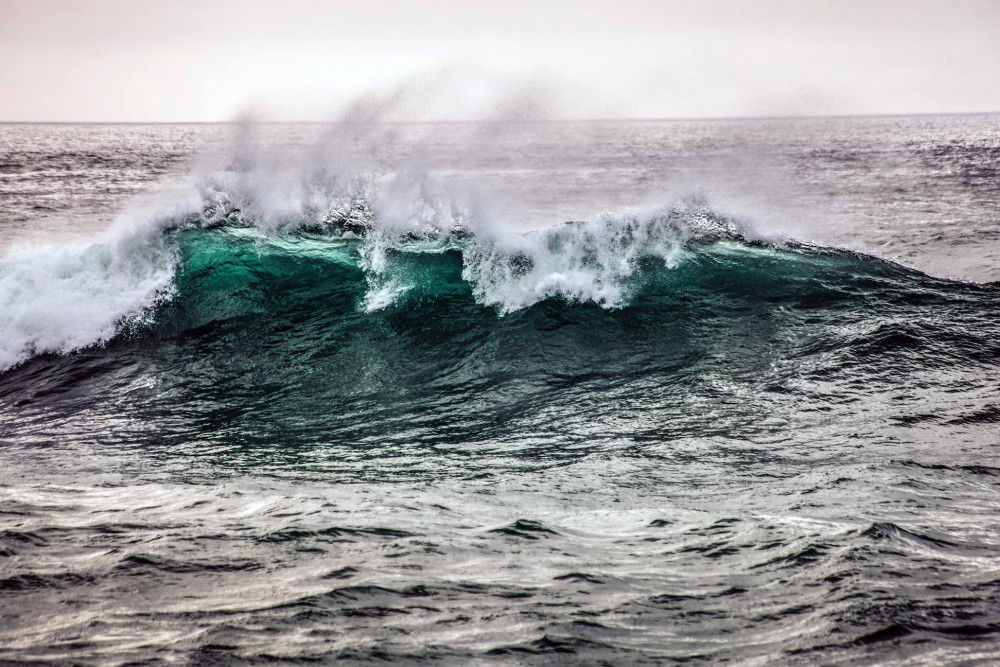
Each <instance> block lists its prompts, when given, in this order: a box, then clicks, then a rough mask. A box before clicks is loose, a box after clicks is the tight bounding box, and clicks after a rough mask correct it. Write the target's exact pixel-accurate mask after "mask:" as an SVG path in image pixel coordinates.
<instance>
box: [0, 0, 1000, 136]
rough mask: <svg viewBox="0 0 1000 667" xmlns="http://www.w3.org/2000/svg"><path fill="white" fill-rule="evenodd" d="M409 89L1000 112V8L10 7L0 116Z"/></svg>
mask: <svg viewBox="0 0 1000 667" xmlns="http://www.w3.org/2000/svg"><path fill="white" fill-rule="evenodd" d="M400 82H402V83H403V84H404V87H405V90H406V91H407V93H408V95H409V96H410V97H411V98H413V99H414V100H417V101H412V100H411V102H410V103H409V104H408V105H407V106H406V107H405V110H404V111H401V112H400V114H402V116H403V117H407V118H419V119H425V118H428V119H429V118H442V119H447V118H462V117H479V116H482V115H483V114H486V115H489V113H490V112H489V111H486V110H484V109H486V107H488V106H489V105H490V104H496V103H497V100H498V99H508V98H513V99H517V100H521V99H531V100H534V102H533V104H535V106H537V107H538V112H539V113H540V114H541V115H543V116H547V117H555V118H559V117H564V118H677V117H739V116H781V115H828V114H830V115H832V114H893V113H939V112H972V111H1000V1H998V2H994V1H992V0H947V1H940V2H929V1H927V0H861V1H858V0H836V1H823V0H811V1H799V0H788V1H782V0H764V1H759V2H751V1H749V0H741V1H730V0H698V1H691V2H670V1H664V0H661V1H648V2H645V1H639V0H613V1H608V2H603V1H595V0H576V1H574V2H546V1H544V0H539V1H535V2H530V1H523V0H504V1H495V0H479V1H476V0H469V1H467V2H457V1H455V0H441V1H438V2H423V1H419V0H415V1H409V2H407V1H397V0H387V1H383V2H378V1H369V2H355V1H353V0H352V1H347V2H340V1H322V0H161V1H152V0H0V121H165V122H170V121H223V120H230V119H232V118H233V117H234V116H236V115H237V114H239V113H240V112H242V111H245V110H247V109H253V110H255V111H256V112H258V113H259V114H262V115H264V116H266V117H272V118H275V119H287V120H328V119H332V118H334V117H336V115H337V114H338V113H339V112H340V111H341V110H342V109H343V108H344V106H345V105H346V104H347V103H348V102H349V101H350V100H351V99H352V98H354V97H355V96H357V95H359V94H361V93H364V92H366V91H372V90H375V91H378V92H380V93H383V94H384V93H386V92H387V91H391V90H392V89H393V86H395V85H397V84H399V83H400ZM498 91H499V92H498ZM414 93H417V95H416V96H415V97H414Z"/></svg>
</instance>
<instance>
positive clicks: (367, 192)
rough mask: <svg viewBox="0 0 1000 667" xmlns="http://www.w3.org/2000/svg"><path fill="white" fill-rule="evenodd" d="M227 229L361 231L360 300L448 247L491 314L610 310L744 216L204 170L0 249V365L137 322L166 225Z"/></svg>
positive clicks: (153, 299) (376, 300) (173, 268)
mask: <svg viewBox="0 0 1000 667" xmlns="http://www.w3.org/2000/svg"><path fill="white" fill-rule="evenodd" d="M228 225H235V226H247V227H253V228H255V229H257V230H258V231H259V232H260V233H262V234H264V235H272V236H273V235H279V236H280V235H284V234H295V233H299V232H301V231H303V230H308V231H313V232H316V231H318V232H321V233H323V234H329V235H331V236H333V237H335V238H338V239H343V238H345V237H347V238H359V239H361V241H360V244H359V247H358V252H359V260H358V264H359V267H360V268H361V269H362V270H363V272H364V274H365V278H366V280H367V282H368V291H367V296H366V298H365V301H364V304H363V306H364V307H365V308H366V309H367V310H378V309H381V308H385V307H387V306H389V305H391V304H393V303H395V302H397V301H398V300H399V299H400V297H402V296H403V295H405V294H406V293H407V292H408V291H410V290H411V289H413V287H415V282H414V281H415V280H418V278H414V276H413V275H412V273H408V272H407V271H406V270H405V264H406V262H403V261H400V259H401V257H402V256H404V255H409V256H411V257H412V255H413V254H420V253H440V252H445V251H457V252H460V253H461V254H462V258H463V272H462V277H463V279H464V280H466V281H468V282H469V283H470V284H471V286H472V291H473V295H474V296H475V298H476V300H477V301H478V302H479V303H481V304H483V305H487V306H491V307H494V308H496V310H497V311H498V312H499V313H500V314H507V313H511V312H514V311H517V310H520V309H523V308H526V307H528V306H531V305H532V304H535V303H538V302H539V301H542V300H544V299H548V298H553V297H560V298H564V299H567V300H570V301H576V302H592V303H595V304H598V305H600V306H602V307H605V308H616V307H621V306H623V305H625V304H626V303H627V302H628V300H629V298H630V296H631V294H632V291H633V290H634V280H633V277H634V276H635V274H636V272H637V271H638V270H639V265H640V260H642V259H643V258H648V257H655V258H659V259H660V260H662V261H663V263H664V265H665V266H666V267H668V268H670V267H673V266H675V265H676V264H677V263H678V262H679V261H681V259H682V258H683V255H684V253H685V252H686V250H685V248H686V247H687V246H688V244H690V243H691V242H692V241H697V240H702V239H712V238H720V237H724V236H729V237H732V236H739V237H741V238H747V237H748V236H749V235H750V228H749V227H748V226H747V225H745V224H743V223H739V222H735V221H734V220H733V219H730V218H727V217H725V216H721V215H719V214H717V213H716V212H714V211H713V210H712V209H711V207H709V206H708V204H707V203H706V202H704V201H703V200H701V199H697V198H695V199H685V200H680V201H678V202H676V203H674V204H672V205H670V206H667V207H664V208H660V209H657V210H652V211H647V212H627V213H624V214H619V215H613V214H610V213H605V214H604V215H602V216H601V217H599V218H598V219H597V220H594V221H592V222H586V223H567V224H563V225H559V226H556V227H551V228H547V229H543V230H539V231H535V232H529V233H523V232H517V231H513V230H511V229H510V228H509V227H508V226H507V225H505V224H502V223H500V222H498V221H497V220H495V219H494V218H493V217H492V216H491V215H490V209H489V207H488V206H485V205H483V203H482V202H481V201H479V200H477V199H476V197H474V196H472V195H471V194H470V193H469V192H462V191H460V190H458V189H455V188H447V187H442V186H441V184H440V183H435V182H433V181H432V180H431V179H429V178H428V177H427V176H425V175H421V174H419V173H405V172H392V173H378V172H376V171H372V170H356V171H350V170H344V171H339V172H338V171H333V170H330V169H328V168H326V167H325V166H323V165H316V164H312V165H306V166H304V167H301V166H300V167H298V168H296V169H292V170H291V171H280V170H279V171H275V170H274V169H269V168H260V167H254V166H250V167H242V168H239V169H232V168H229V169H221V170H215V171H211V172H208V173H204V174H195V175H192V176H191V177H190V178H189V179H188V182H187V183H186V185H184V186H182V187H180V188H177V189H176V190H174V191H171V192H167V193H162V194H161V195H159V196H157V197H154V198H152V199H150V200H148V201H147V202H146V205H145V206H144V207H141V208H136V207H133V208H132V209H130V210H128V211H126V212H125V213H124V214H123V215H121V216H119V218H118V219H117V221H116V223H115V224H114V225H113V226H112V229H111V230H110V231H109V232H108V234H107V235H106V236H105V238H104V240H102V241H100V242H98V243H95V244H92V245H89V246H85V247H77V248H32V249H24V248H22V249H16V250H14V251H12V252H10V253H9V254H8V255H7V256H6V257H4V258H2V259H0V370H5V369H8V368H10V367H12V366H15V365H17V364H19V363H21V362H23V361H25V360H26V359H28V358H30V357H31V356H33V355H35V354H40V353H46V352H48V353H66V352H70V351H73V350H76V349H79V348H82V347H86V346H88V345H92V344H95V343H100V342H103V341H107V340H108V339H110V338H111V337H113V336H114V335H116V333H118V332H119V331H120V330H121V328H122V326H123V325H124V324H127V323H130V322H136V321H141V320H143V319H144V318H146V317H147V316H148V313H149V312H151V309H152V307H153V306H155V305H156V304H157V303H158V302H159V301H161V300H163V299H165V298H169V297H170V296H171V294H172V292H173V289H174V287H173V280H174V276H175V274H176V272H177V270H178V263H179V261H180V259H179V254H180V253H179V249H178V245H177V234H176V232H177V231H178V230H185V229H187V230H198V229H206V228H211V227H216V226H228Z"/></svg>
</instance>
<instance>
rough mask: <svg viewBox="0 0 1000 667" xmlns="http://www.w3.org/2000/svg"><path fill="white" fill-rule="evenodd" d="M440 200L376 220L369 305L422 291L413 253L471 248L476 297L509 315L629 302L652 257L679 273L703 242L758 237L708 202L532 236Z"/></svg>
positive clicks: (366, 263)
mask: <svg viewBox="0 0 1000 667" xmlns="http://www.w3.org/2000/svg"><path fill="white" fill-rule="evenodd" d="M424 195H426V192H424ZM433 202H434V203H432V204H429V205H425V206H424V207H423V208H422V209H421V213H420V214H419V215H412V214H411V215H404V216H401V217H396V218H393V217H392V216H389V217H381V216H379V215H376V217H375V218H374V219H373V220H372V223H371V225H370V229H369V231H368V233H367V234H366V236H365V239H364V242H363V243H362V245H361V248H360V253H361V258H362V259H361V267H362V268H363V269H364V271H365V273H366V276H367V279H368V283H369V292H368V296H367V298H366V301H365V305H366V306H367V308H368V310H376V309H379V308H384V307H386V306H388V305H390V304H392V303H393V302H394V300H395V299H397V298H398V297H400V296H402V295H404V294H405V293H406V292H407V291H409V290H410V289H412V288H413V287H414V285H413V284H412V282H408V281H409V280H410V279H409V278H408V276H407V273H406V271H405V266H404V263H403V262H401V261H398V260H399V256H400V255H403V254H412V253H422V252H423V253H426V252H432V253H437V252H442V251H445V250H456V251H459V252H461V254H462V262H463V271H462V278H463V279H464V280H466V281H468V282H469V283H470V284H471V285H472V291H473V295H474V296H475V298H476V300H477V301H478V302H479V303H481V304H483V305H488V306H492V307H494V308H496V309H497V311H498V312H499V313H500V314H508V313H512V312H514V311H517V310H521V309H523V308H527V307H529V306H531V305H533V304H535V303H538V302H539V301H543V300H545V299H549V298H554V297H558V298H563V299H566V300H568V301H573V302H579V303H585V302H592V303H595V304H597V305H599V306H601V307H604V308H618V307H622V306H624V305H626V304H627V303H628V301H629V299H630V298H631V296H632V292H633V291H634V289H635V280H634V277H635V274H636V272H637V271H638V270H639V267H640V262H641V260H642V259H644V258H658V259H659V260H660V261H662V262H663V264H664V266H665V268H667V269H671V268H674V267H675V266H676V265H677V264H678V263H679V262H680V261H682V259H683V257H684V253H685V252H686V248H687V247H688V245H689V244H691V243H693V242H707V241H712V240H718V239H721V238H740V239H748V238H755V233H754V231H753V228H752V226H751V225H750V224H749V223H747V222H745V221H739V220H737V219H734V218H729V217H725V216H722V215H720V214H718V213H717V212H716V211H714V210H713V209H712V208H711V207H710V206H709V205H708V204H707V203H706V202H705V201H704V200H703V199H700V198H687V199H682V200H679V201H677V202H675V203H673V204H671V205H669V206H666V207H661V208H658V209H653V210H649V211H641V212H639V211H629V212H625V213H621V214H612V213H607V212H606V213H604V214H603V215H602V216H601V217H600V218H598V219H597V220H594V221H591V222H570V223H565V224H562V225H558V226H555V227H550V228H546V229H542V230H538V231H534V232H529V233H520V232H515V231H511V230H510V229H508V228H507V227H505V226H504V225H500V224H496V223H494V222H490V221H489V220H488V218H483V217H479V216H477V215H475V212H474V211H470V210H467V209H461V208H456V207H452V208H450V209H448V207H446V206H444V205H443V204H441V202H440V200H438V199H436V198H434V199H433Z"/></svg>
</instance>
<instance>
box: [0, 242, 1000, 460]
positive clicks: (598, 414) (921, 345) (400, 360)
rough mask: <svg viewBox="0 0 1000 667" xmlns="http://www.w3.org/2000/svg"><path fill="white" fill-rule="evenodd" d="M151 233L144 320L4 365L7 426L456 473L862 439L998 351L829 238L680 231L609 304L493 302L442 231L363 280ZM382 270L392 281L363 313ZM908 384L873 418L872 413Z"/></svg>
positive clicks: (911, 414) (323, 247)
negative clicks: (637, 453) (166, 251)
mask: <svg viewBox="0 0 1000 667" xmlns="http://www.w3.org/2000/svg"><path fill="white" fill-rule="evenodd" d="M170 234H174V235H175V236H174V238H173V242H175V243H176V244H177V250H178V256H179V262H178V269H177V274H176V277H175V292H174V295H173V297H172V298H171V299H170V300H168V301H165V302H163V303H161V305H160V306H159V307H158V308H157V309H156V311H155V313H154V314H153V316H152V318H150V321H148V322H147V323H145V324H141V325H138V326H137V327H134V328H132V329H131V330H130V331H128V332H125V333H123V334H122V335H120V336H118V337H117V338H116V339H114V340H113V341H112V342H111V343H110V344H108V345H107V346H106V347H104V348H90V349H87V350H84V351H82V352H77V353H75V354H72V355H68V356H61V357H57V356H47V357H41V358H36V359H35V360H34V361H32V362H30V363H28V364H25V365H24V366H22V367H19V368H16V369H14V370H12V371H9V372H8V373H7V374H6V375H5V376H4V379H5V385H6V388H5V390H4V394H3V397H2V400H4V401H5V403H6V404H8V405H15V404H16V405H18V406H20V407H19V408H18V410H17V411H16V413H15V412H11V413H9V414H17V415H19V418H20V421H19V422H18V424H17V426H14V427H11V423H10V422H9V423H8V424H7V426H8V427H11V428H13V431H14V432H16V434H17V437H19V438H26V439H29V440H30V439H32V438H38V439H44V438H51V437H56V436H57V432H58V430H59V428H60V426H59V424H60V423H61V422H60V421H59V419H57V418H54V417H53V414H64V415H67V416H69V415H72V421H73V429H74V433H75V434H76V437H89V438H92V439H93V440H94V441H96V442H101V443H102V444H103V445H104V446H122V447H135V446H136V443H140V444H141V446H142V447H143V448H144V449H145V451H146V452H147V453H151V454H154V455H155V453H156V452H162V453H163V454H164V455H170V456H175V455H176V454H177V453H178V452H185V453H188V454H191V455H193V458H192V457H188V459H187V460H199V459H201V460H205V461H212V462H215V463H218V462H220V461H225V462H226V465H227V466H229V467H231V468H233V469H236V470H238V469H241V467H244V466H248V467H251V468H253V469H254V470H258V471H259V470H261V469H269V468H273V469H274V470H275V471H280V470H281V468H282V466H283V465H286V464H287V463H289V462H290V461H291V462H294V463H295V465H296V470H299V471H302V470H306V471H308V470H310V469H311V468H315V469H316V470H317V471H320V470H321V471H323V472H324V474H330V473H331V472H338V471H339V472H341V473H344V474H348V475H352V476H355V475H362V476H364V475H368V474H377V475H379V476H381V477H383V478H385V477H389V478H392V477H398V476H403V477H407V478H409V477H418V478H419V477H428V478H430V477H440V476H441V475H449V474H455V475H470V474H477V471H485V470H496V469H497V468H503V467H505V466H510V467H516V468H518V469H525V468H528V469H531V468H545V467H547V466H551V465H558V464H560V463H561V462H568V461H572V460H575V459H577V458H579V457H580V456H599V455H601V452H604V451H611V450H615V451H618V452H620V451H622V449H623V448H624V449H625V450H627V449H628V448H629V447H633V446H636V447H638V446H640V445H641V443H643V442H658V443H663V442H671V440H673V439H684V440H686V441H690V440H692V439H698V438H702V439H708V440H711V439H712V438H715V437H717V436H718V435H720V434H723V433H724V434H725V435H726V437H727V438H736V439H740V438H744V439H747V440H759V439H761V438H763V439H769V438H771V439H774V438H777V439H781V438H788V439H793V440H794V439H803V438H805V439H816V438H822V437H825V436H826V435H828V434H829V429H830V428H831V426H830V425H831V424H836V428H838V429H844V428H846V429H855V430H857V431H858V432H873V433H874V432H877V431H878V429H879V428H882V427H883V426H885V424H886V423H887V421H886V420H887V419H897V418H899V419H907V418H914V419H917V418H920V417H919V416H920V415H921V414H926V412H927V411H926V404H927V402H928V401H934V400H938V399H940V398H941V396H943V395H945V394H946V393H947V391H948V387H947V386H945V385H946V384H948V383H955V382H957V383H962V382H966V383H975V384H976V385H977V386H982V385H983V383H984V382H985V383H989V382H992V381H993V380H994V379H996V378H995V376H996V375H997V360H998V359H1000V345H998V344H997V343H996V342H995V341H997V340H1000V337H998V336H997V333H998V331H997V324H996V318H995V316H994V315H995V312H996V305H997V303H998V296H1000V292H998V289H997V286H995V285H973V284H964V283H956V282H949V281H944V280H938V279H933V278H929V277H927V276H925V275H922V274H920V273H918V272H915V271H911V270H908V269H905V268H903V267H900V266H898V265H895V264H892V263H889V262H885V261H882V260H878V259H874V258H871V257H868V256H864V255H861V254H856V253H851V252H846V251H838V250H830V249H822V248H814V247H807V246H796V245H783V246H772V245H767V244H763V243H751V242H747V241H743V240H739V239H734V238H721V239H715V240H709V241H696V242H693V243H689V244H688V245H686V246H685V247H684V248H683V249H682V251H681V254H680V255H679V256H678V257H676V258H675V259H676V263H675V265H674V266H673V267H672V268H668V267H667V266H665V264H664V260H663V258H662V257H661V256H659V255H648V254H642V253H639V254H638V255H636V258H635V262H636V266H635V267H634V270H632V271H631V272H629V273H628V275H627V278H624V279H622V280H620V281H619V282H618V283H617V284H616V288H618V289H619V290H620V292H621V293H622V294H627V301H626V302H625V303H623V304H622V305H620V306H616V307H607V306H604V305H601V304H599V303H595V302H594V301H582V302H581V300H580V299H575V298H574V297H573V296H572V294H571V295H570V296H569V297H558V296H557V297H551V298H545V299H542V300H540V301H538V302H537V303H535V304H534V305H532V306H530V307H525V308H520V309H517V310H514V311H513V312H508V313H506V314H503V313H502V310H501V309H500V308H498V307H496V306H493V305H485V304H484V303H482V299H480V298H478V297H477V287H476V285H475V284H473V283H471V282H470V281H469V280H468V277H469V269H468V267H469V261H470V259H469V251H468V250H467V249H465V248H463V247H462V244H461V243H453V244H450V245H449V244H444V245H442V244H438V245H436V246H434V250H433V252H432V251H428V249H427V247H426V246H420V245H419V244H417V245H413V244H410V245H407V244H406V243H403V244H399V245H398V247H396V248H390V249H389V250H387V251H386V253H385V255H384V257H383V258H382V261H383V270H382V271H381V272H380V273H379V274H378V275H377V276H376V278H375V279H373V277H372V273H371V269H370V264H366V262H368V261H369V260H366V258H365V247H364V244H363V243H361V242H359V241H357V240H345V239H338V238H331V237H330V236H326V235H322V234H309V233H301V232H299V233H290V234H285V235H278V236H267V235H262V234H260V233H257V232H255V231H253V230H252V229H249V228H244V227H219V228H214V229H189V230H185V231H174V232H170ZM496 261H501V260H496ZM502 261H509V262H512V263H514V264H519V263H520V265H521V266H520V268H517V267H515V270H513V272H510V271H507V272H505V273H504V275H508V276H509V275H513V276H515V278H517V276H518V275H521V276H523V275H525V274H526V272H529V271H530V270H532V268H531V267H530V266H526V265H525V262H526V261H527V260H526V259H525V258H524V257H523V256H519V255H516V254H511V255H509V256H507V258H506V259H503V260H502ZM529 263H530V262H529ZM584 263H586V262H584ZM366 267H369V268H367V269H366ZM518 272H520V273H518ZM615 275H616V276H619V277H620V276H621V275H624V274H622V273H621V272H619V273H617V274H615ZM393 281H394V282H395V283H396V284H398V285H403V286H406V287H407V289H404V290H401V291H399V293H398V294H397V296H396V297H395V298H394V299H393V300H392V301H391V302H390V303H388V304H386V305H384V307H380V308H375V309H373V308H372V307H371V299H370V295H371V292H372V291H373V290H377V289H381V286H384V284H386V283H387V282H393ZM493 287H496V286H495V285H494V286H493ZM959 325H960V326H959ZM942 369H946V375H947V379H948V383H942V381H941V380H940V378H941V377H944V376H945V375H944V374H942V373H940V371H941V370H942ZM935 372H937V375H933V374H934V373H935ZM925 376H926V377H927V378H930V377H932V376H933V377H937V378H938V379H937V380H935V381H934V382H930V380H928V382H930V384H925V386H926V387H927V389H926V391H925V392H924V393H922V394H921V393H920V392H919V391H911V392H910V393H909V395H907V396H905V397H901V398H900V399H899V401H898V403H897V404H895V405H893V407H892V414H887V413H886V411H885V409H884V407H877V408H873V407H872V405H874V404H870V402H871V401H877V400H878V399H879V397H880V395H881V394H883V393H884V392H887V391H892V390H893V388H894V387H898V386H899V379H900V378H901V377H905V378H906V379H907V382H906V383H905V385H906V386H907V387H914V386H921V378H922V377H925ZM32 415H35V416H37V420H35V421H33V419H34V417H32ZM67 418H69V417H67ZM109 423H110V424H113V428H109V427H108V424H109ZM792 424H794V427H793V426H791V425H792ZM984 425H986V426H988V420H987V422H984ZM841 435H843V434H841ZM428 453H430V454H433V456H428V455H427V454H428ZM646 455H648V452H647V453H646Z"/></svg>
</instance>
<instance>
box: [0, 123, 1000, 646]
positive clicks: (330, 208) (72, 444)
mask: <svg viewBox="0 0 1000 667" xmlns="http://www.w3.org/2000/svg"><path fill="white" fill-rule="evenodd" d="M997 281H1000V116H997V115H969V116H940V117H926V116H925V117H879V118H834V119H799V120H744V121H671V122H666V121H664V122H614V123H612V122H608V123H541V122H539V123H489V124H454V123H442V124H391V123H389V124H360V123H334V124H328V125H278V124H258V125H254V124H250V123H243V124H232V125H148V126H143V125H118V126H116V125H13V124H8V125H0V662H3V663H5V664H6V663H8V662H9V663H14V664H23V663H32V662H37V663H43V664H53V663H54V664H132V665H147V664H148V665H153V664H170V663H175V664H196V665H229V664H248V663H249V664H274V663H279V664H280V663H290V664H297V663H306V662H316V661H319V662H327V661H329V662H337V663H338V664H348V665H349V664H367V663H382V662H386V661H391V662H393V663H394V664H395V663H398V664H418V663H419V664H451V665H506V664H527V665H558V664H565V665H618V664H629V665H647V664H648V665H661V664H674V663H685V664H696V665H697V664H720V663H732V664H741V665H742V664H746V665H765V664H766V665H811V664H830V665H848V664H851V665H853V664H876V663H877V664H890V665H952V664H954V665H959V664H961V665H967V664H995V663H996V662H1000V282H997Z"/></svg>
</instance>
